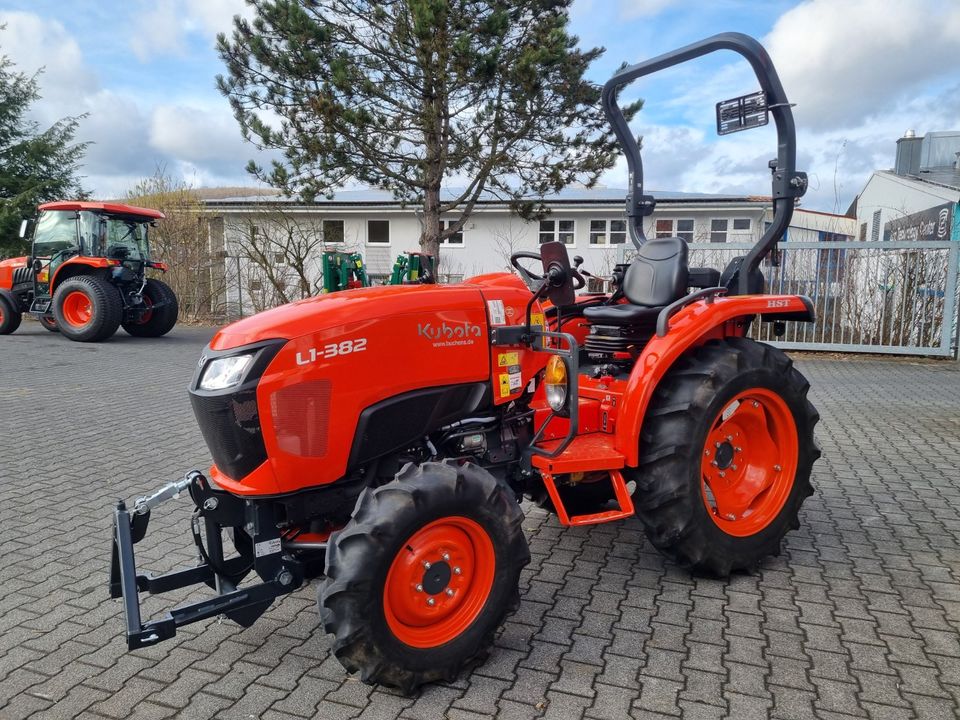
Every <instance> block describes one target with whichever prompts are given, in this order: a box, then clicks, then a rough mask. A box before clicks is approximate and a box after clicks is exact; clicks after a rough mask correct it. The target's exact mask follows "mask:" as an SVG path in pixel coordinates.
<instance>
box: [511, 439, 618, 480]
mask: <svg viewBox="0 0 960 720" xmlns="http://www.w3.org/2000/svg"><path fill="white" fill-rule="evenodd" d="M562 442H563V440H548V441H546V442H540V443H537V447H539V448H541V449H543V450H546V451H548V452H549V451H551V450H555V449H556V448H557V447H559V445H560V443H562ZM530 462H531V464H532V465H533V466H534V467H535V468H537V469H538V470H545V471H546V472H548V473H551V474H554V475H557V474H560V473H574V472H590V471H594V470H619V469H620V468H622V467H623V466H624V464H625V458H624V456H623V454H622V453H620V452H619V451H618V450H617V449H616V448H614V447H613V435H609V434H607V433H589V434H586V435H578V436H577V437H575V438H574V439H573V441H572V442H571V443H570V444H569V445H567V447H566V448H564V450H563V452H561V453H560V454H559V455H557V456H555V457H546V456H544V455H534V456H533V457H531V459H530Z"/></svg>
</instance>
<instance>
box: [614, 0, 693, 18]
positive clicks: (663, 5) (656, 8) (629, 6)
mask: <svg viewBox="0 0 960 720" xmlns="http://www.w3.org/2000/svg"><path fill="white" fill-rule="evenodd" d="M678 2H679V0H620V14H621V15H622V16H623V17H624V18H627V19H632V18H638V17H653V16H655V15H659V14H660V13H662V12H663V11H664V10H666V9H667V8H668V7H670V6H671V5H676V4H677V3H678Z"/></svg>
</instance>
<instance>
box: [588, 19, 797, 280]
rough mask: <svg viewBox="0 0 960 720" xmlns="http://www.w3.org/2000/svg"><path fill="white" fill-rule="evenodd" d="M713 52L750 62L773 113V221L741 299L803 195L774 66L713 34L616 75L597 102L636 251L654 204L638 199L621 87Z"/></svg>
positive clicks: (747, 270) (747, 42)
mask: <svg viewBox="0 0 960 720" xmlns="http://www.w3.org/2000/svg"><path fill="white" fill-rule="evenodd" d="M717 50H733V51H734V52H736V53H739V54H740V55H741V56H743V57H744V58H745V59H746V60H747V62H749V63H750V65H751V66H752V67H753V71H754V73H755V74H756V76H757V80H758V81H759V82H760V88H761V89H762V90H763V91H764V92H765V93H766V100H767V108H768V110H769V111H770V112H771V113H772V114H773V119H774V122H775V123H776V127H777V159H776V160H771V161H770V170H771V172H772V174H773V191H772V193H771V195H772V197H773V221H772V222H771V224H770V227H769V228H767V230H766V232H764V234H763V236H762V237H761V238H760V240H759V241H758V242H757V244H756V245H754V246H753V248H751V249H750V252H748V253H747V255H746V257H745V258H744V259H743V262H742V264H741V266H740V270H739V272H738V274H739V277H738V283H739V286H738V290H739V292H740V293H741V294H747V293H748V291H749V288H748V280H749V277H750V274H751V272H752V271H753V270H755V269H756V268H757V267H759V265H760V261H761V260H762V259H763V257H764V256H765V255H766V254H767V253H768V252H769V251H770V250H771V249H772V248H773V246H774V245H775V244H776V243H777V241H779V240H780V239H781V238H782V237H783V233H784V231H786V229H787V227H789V225H790V219H791V217H792V216H793V207H794V204H795V202H796V199H797V198H799V197H801V196H802V195H803V194H804V193H805V192H806V190H807V175H806V173H802V172H797V169H796V164H797V131H796V127H795V125H794V123H793V112H792V111H791V110H790V103H789V101H788V100H787V95H786V93H785V92H784V91H783V85H781V84H780V77H779V76H778V75H777V71H776V69H775V68H774V67H773V61H772V60H771V59H770V56H769V55H768V54H767V51H766V50H765V49H764V47H763V46H762V45H761V44H760V43H759V42H757V41H756V40H754V39H753V38H752V37H750V36H749V35H744V34H742V33H732V32H731V33H720V34H719V35H713V36H712V37H708V38H706V39H704V40H700V41H698V42H695V43H692V44H690V45H687V46H685V47H682V48H679V49H677V50H672V51H670V52H668V53H664V54H663V55H658V56H657V57H655V58H651V59H650V60H646V61H644V62H640V63H637V64H636V65H629V66H627V67H625V68H623V69H621V70H619V71H618V72H617V73H616V74H615V75H614V76H613V77H612V78H610V79H609V80H608V81H607V82H606V84H605V85H604V86H603V93H602V96H601V102H602V103H603V111H604V113H605V114H606V116H607V121H608V122H609V123H610V126H611V128H612V129H613V132H614V134H615V135H616V136H617V140H618V141H619V142H620V146H621V147H622V148H623V151H624V154H625V155H626V156H627V167H628V169H629V172H630V179H629V183H630V184H629V189H628V190H627V218H628V220H629V222H628V223H627V225H628V227H629V233H630V240H631V242H633V244H634V245H635V246H636V247H637V248H638V249H639V247H640V246H641V245H642V244H643V243H644V242H646V239H647V238H646V236H645V235H644V232H643V218H644V217H645V216H647V215H649V214H650V213H652V212H653V209H654V206H655V205H656V201H655V199H654V198H653V196H651V195H644V194H643V162H642V160H641V159H640V148H639V147H638V145H637V141H636V139H635V138H634V137H633V134H632V133H631V132H630V126H629V125H628V124H627V121H626V118H624V116H623V112H622V111H621V110H620V106H619V105H618V104H617V94H618V92H619V91H620V89H621V88H622V87H624V86H625V85H627V84H629V83H631V82H633V81H634V80H636V79H637V78H641V77H643V76H644V75H650V74H652V73H655V72H659V71H660V70H664V69H666V68H669V67H673V66H674V65H679V64H680V63H684V62H687V61H688V60H693V59H695V58H698V57H702V56H704V55H708V54H710V53H712V52H716V51H717Z"/></svg>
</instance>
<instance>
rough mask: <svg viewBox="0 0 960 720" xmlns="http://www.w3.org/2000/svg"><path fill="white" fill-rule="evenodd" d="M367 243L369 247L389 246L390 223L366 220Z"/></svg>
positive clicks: (387, 221)
mask: <svg viewBox="0 0 960 720" xmlns="http://www.w3.org/2000/svg"><path fill="white" fill-rule="evenodd" d="M367 243H369V244H370V245H389V244H390V221H389V220H367Z"/></svg>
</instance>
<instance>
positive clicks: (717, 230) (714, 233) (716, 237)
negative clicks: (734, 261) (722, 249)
mask: <svg viewBox="0 0 960 720" xmlns="http://www.w3.org/2000/svg"><path fill="white" fill-rule="evenodd" d="M728 223H729V220H726V219H723V220H711V221H710V242H715V243H722V242H726V241H727V225H728Z"/></svg>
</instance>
